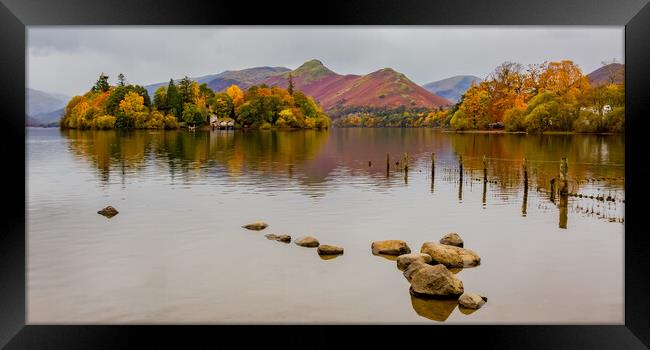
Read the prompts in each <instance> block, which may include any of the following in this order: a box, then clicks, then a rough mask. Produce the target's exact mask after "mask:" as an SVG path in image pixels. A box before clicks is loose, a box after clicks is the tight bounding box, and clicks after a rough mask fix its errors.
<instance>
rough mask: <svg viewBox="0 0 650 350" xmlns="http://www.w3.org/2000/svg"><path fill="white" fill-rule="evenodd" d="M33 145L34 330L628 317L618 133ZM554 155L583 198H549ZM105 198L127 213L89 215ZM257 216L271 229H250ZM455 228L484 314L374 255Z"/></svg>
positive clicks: (387, 134) (158, 137)
mask: <svg viewBox="0 0 650 350" xmlns="http://www.w3.org/2000/svg"><path fill="white" fill-rule="evenodd" d="M404 152H408V155H409V159H410V160H409V171H408V176H405V173H404V172H401V171H400V170H399V167H397V166H396V165H395V161H397V160H401V158H402V155H403V154H404ZM431 152H435V176H434V177H433V179H432V174H431V173H432V169H431ZM387 153H389V156H390V163H391V166H390V170H389V171H388V174H387V171H386V154H387ZM483 155H485V156H486V157H487V164H488V179H489V181H488V182H487V183H486V184H484V182H483V180H482V177H483V170H482V169H483V165H482V164H483V162H482V157H483ZM459 156H462V159H463V177H462V180H461V178H460V176H459V175H460V174H459V161H458V157H459ZM25 157H26V158H25V159H26V163H27V178H26V179H25V181H26V185H27V193H26V196H27V203H26V214H27V247H28V251H27V321H28V323H32V324H35V323H431V324H440V323H445V324H447V323H529V324H530V323H554V324H555V323H610V324H622V323H623V321H624V314H623V303H624V300H623V291H624V280H623V271H624V264H623V261H624V260H623V257H624V195H625V193H624V187H625V186H624V159H625V154H624V136H621V135H612V136H596V135H512V134H455V133H445V132H440V131H435V130H430V129H332V130H329V131H312V130H309V131H278V132H275V131H264V132H262V131H260V132H243V131H228V132H226V131H213V132H199V131H197V132H195V133H192V132H188V131H186V130H181V131H133V132H121V133H120V132H117V131H78V130H65V131H61V130H58V129H40V128H29V129H27V138H26V154H25ZM524 157H527V159H528V169H529V170H528V173H529V183H530V185H529V187H528V192H527V193H525V191H524V186H523V175H522V159H523V158H524ZM562 157H567V159H568V164H569V180H570V181H569V190H570V192H572V193H576V196H570V197H568V199H566V200H565V199H563V198H557V197H556V198H553V201H551V198H550V193H549V183H550V179H551V178H552V177H554V176H557V174H558V172H559V166H560V159H561V158H562ZM432 180H433V181H432ZM578 195H582V196H583V197H582V198H580V197H579V196H578ZM585 196H594V199H591V198H588V197H585ZM597 196H604V197H608V196H609V197H611V198H612V199H613V200H609V201H608V200H605V201H601V200H597V199H595V197H597ZM107 205H111V206H114V207H115V208H117V210H119V212H120V213H119V214H118V215H117V216H115V217H113V218H111V219H107V218H105V217H103V216H101V215H99V214H97V211H98V210H100V209H101V208H103V207H105V206H107ZM257 220H263V221H266V222H268V224H269V227H268V228H267V229H265V230H263V231H249V230H246V229H244V228H242V227H241V226H242V225H244V224H246V223H248V222H251V221H257ZM448 232H458V233H459V234H460V235H461V237H462V238H463V240H464V241H465V247H466V248H469V249H472V250H474V251H475V252H477V253H478V254H479V255H480V256H481V265H480V266H478V267H475V268H465V269H462V270H460V271H456V274H457V276H458V277H459V278H460V279H461V280H462V281H463V284H464V286H465V290H466V291H468V292H476V293H479V294H482V295H484V296H486V297H487V298H488V302H487V304H485V305H484V306H483V308H481V309H479V310H477V311H475V312H473V313H467V312H466V311H464V310H460V309H459V308H458V306H457V303H456V302H449V301H435V300H434V301H432V300H423V299H419V298H415V297H412V296H411V295H410V294H409V283H408V282H407V280H406V279H405V278H404V276H403V275H402V272H401V271H399V270H398V269H397V267H396V263H395V261H393V260H390V259H387V258H384V257H381V256H374V255H372V253H371V251H370V245H371V242H372V241H375V240H384V239H401V240H404V241H406V242H407V243H408V244H409V246H410V247H411V250H412V251H414V252H417V251H419V250H420V247H421V245H422V243H424V242H426V241H434V242H437V241H438V240H439V239H440V238H441V237H442V236H443V235H444V234H446V233H448ZM268 233H288V234H290V235H291V236H292V238H293V239H295V238H297V237H300V236H303V235H312V236H315V237H316V238H318V239H319V240H320V242H321V244H334V245H339V246H342V247H344V249H345V253H344V254H343V255H341V256H339V257H337V258H334V259H322V258H320V257H319V256H318V254H317V252H316V250H315V249H311V248H304V247H299V246H297V245H295V244H294V243H293V242H292V243H290V244H285V243H281V242H276V241H271V240H267V239H266V238H265V237H264V235H265V234H268Z"/></svg>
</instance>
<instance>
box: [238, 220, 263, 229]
mask: <svg viewBox="0 0 650 350" xmlns="http://www.w3.org/2000/svg"><path fill="white" fill-rule="evenodd" d="M268 226H269V225H268V224H267V223H266V222H262V221H256V222H251V223H250V224H246V225H244V226H242V227H243V228H247V229H249V230H254V231H260V230H263V229H265V228H267V227H268Z"/></svg>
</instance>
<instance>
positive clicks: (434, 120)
mask: <svg viewBox="0 0 650 350" xmlns="http://www.w3.org/2000/svg"><path fill="white" fill-rule="evenodd" d="M618 80H619V79H615V77H610V79H609V81H608V82H606V83H605V84H601V85H595V86H592V85H591V84H590V83H589V79H588V77H587V76H585V75H584V74H583V73H582V71H581V70H580V68H579V67H578V66H577V65H576V64H575V63H573V62H572V61H569V60H564V61H559V62H544V63H541V64H531V65H528V66H525V67H524V66H523V65H522V64H519V63H514V62H505V63H503V64H501V65H500V66H498V67H497V68H496V69H495V70H494V71H493V72H492V73H491V74H490V75H489V76H488V78H487V79H486V80H484V81H483V82H481V83H480V84H472V86H471V87H470V88H469V89H468V90H467V91H466V92H465V93H464V94H463V96H462V97H461V99H460V101H459V102H458V103H456V104H455V105H453V106H451V107H450V108H441V109H438V110H432V111H428V112H423V111H405V110H397V111H385V112H384V113H376V112H375V113H373V112H365V111H362V112H358V113H352V114H349V115H346V116H344V117H342V118H340V119H338V120H337V121H336V122H335V125H338V126H363V127H373V126H398V127H442V128H451V129H455V130H487V129H494V128H497V129H505V130H507V131H525V132H544V131H577V132H623V131H624V129H625V88H624V84H623V83H617V81H618Z"/></svg>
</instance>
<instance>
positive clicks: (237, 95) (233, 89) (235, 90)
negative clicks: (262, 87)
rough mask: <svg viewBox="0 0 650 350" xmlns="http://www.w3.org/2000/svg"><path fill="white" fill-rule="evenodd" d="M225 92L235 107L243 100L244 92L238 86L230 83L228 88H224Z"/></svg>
mask: <svg viewBox="0 0 650 350" xmlns="http://www.w3.org/2000/svg"><path fill="white" fill-rule="evenodd" d="M226 93H227V94H228V96H230V98H231V99H232V103H233V104H234V106H235V108H237V107H239V106H240V105H241V104H242V103H243V102H244V92H243V91H241V89H240V88H239V86H237V85H234V84H233V85H230V86H229V87H228V89H226Z"/></svg>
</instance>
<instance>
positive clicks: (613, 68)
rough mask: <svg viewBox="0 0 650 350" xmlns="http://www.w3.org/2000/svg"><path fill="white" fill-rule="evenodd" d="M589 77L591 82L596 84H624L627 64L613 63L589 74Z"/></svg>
mask: <svg viewBox="0 0 650 350" xmlns="http://www.w3.org/2000/svg"><path fill="white" fill-rule="evenodd" d="M587 77H588V78H589V83H590V84H591V85H594V86H599V85H603V84H609V83H616V84H622V83H623V82H624V81H625V65H624V64H620V63H611V64H608V65H606V66H602V67H600V68H598V69H596V70H595V71H593V72H591V73H589V74H587Z"/></svg>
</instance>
